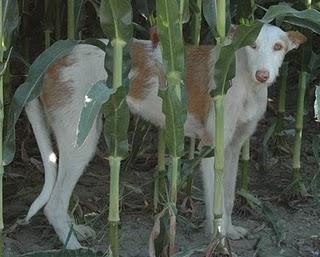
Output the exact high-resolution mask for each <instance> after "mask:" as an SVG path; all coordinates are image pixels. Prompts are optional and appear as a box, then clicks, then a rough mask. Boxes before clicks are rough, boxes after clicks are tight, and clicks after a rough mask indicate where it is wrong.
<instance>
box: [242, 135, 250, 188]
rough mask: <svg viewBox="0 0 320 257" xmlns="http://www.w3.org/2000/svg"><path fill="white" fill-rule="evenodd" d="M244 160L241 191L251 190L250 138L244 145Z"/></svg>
mask: <svg viewBox="0 0 320 257" xmlns="http://www.w3.org/2000/svg"><path fill="white" fill-rule="evenodd" d="M241 162H242V181H241V182H242V183H241V191H244V192H248V191H249V166H250V139H248V140H247V141H246V142H245V143H244V144H243V146H242V153H241Z"/></svg>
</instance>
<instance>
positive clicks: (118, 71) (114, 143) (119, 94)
mask: <svg viewBox="0 0 320 257" xmlns="http://www.w3.org/2000/svg"><path fill="white" fill-rule="evenodd" d="M100 22H101V25H102V29H103V31H104V32H105V34H106V35H107V36H108V38H111V46H112V58H113V68H112V73H111V74H109V77H112V88H113V92H114V93H113V94H112V96H111V97H110V99H109V101H107V102H106V103H105V104H104V105H103V107H102V111H103V114H104V116H105V117H106V122H105V126H104V136H105V139H106V142H107V144H108V149H109V152H110V154H109V156H108V160H109V164H110V194H109V216H108V221H109V240H110V245H111V250H112V256H113V257H118V256H119V236H118V234H119V231H118V226H119V221H120V216H119V183H120V166H121V160H123V159H124V158H125V157H126V156H127V151H128V140H127V130H128V127H129V109H128V106H127V104H126V101H125V96H126V90H125V87H124V85H123V76H127V73H128V70H125V69H123V65H124V62H123V57H124V49H125V47H126V46H127V44H130V42H131V39H132V33H133V31H132V9H131V4H130V1H128V0H124V1H121V2H119V1H117V0H108V1H106V0H105V1H102V2H101V7H100ZM125 50H126V53H125V54H127V53H128V51H127V50H128V48H126V49H125ZM106 59H107V58H106ZM106 66H107V65H106ZM110 75H111V76H110Z"/></svg>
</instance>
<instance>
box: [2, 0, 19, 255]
mask: <svg viewBox="0 0 320 257" xmlns="http://www.w3.org/2000/svg"><path fill="white" fill-rule="evenodd" d="M18 19H19V6H18V3H17V1H16V0H11V1H10V0H6V1H0V255H1V256H2V253H3V250H4V245H3V244H4V242H3V228H4V224H3V174H4V165H5V163H4V160H3V159H4V158H3V153H4V151H3V150H4V144H3V128H4V127H3V122H4V110H5V109H4V103H5V102H4V95H3V91H4V88H3V86H4V85H3V82H4V80H3V75H4V73H5V70H6V68H7V64H8V61H9V57H10V53H11V51H9V54H8V57H7V60H6V61H5V60H4V53H5V52H6V51H7V50H8V49H9V48H10V45H11V42H10V41H11V34H12V32H13V30H14V29H15V28H16V27H17V25H18V21H19V20H18Z"/></svg>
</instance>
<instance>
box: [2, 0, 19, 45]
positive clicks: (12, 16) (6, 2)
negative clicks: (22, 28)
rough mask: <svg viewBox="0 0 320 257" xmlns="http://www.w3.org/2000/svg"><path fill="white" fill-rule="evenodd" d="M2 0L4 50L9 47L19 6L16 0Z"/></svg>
mask: <svg viewBox="0 0 320 257" xmlns="http://www.w3.org/2000/svg"><path fill="white" fill-rule="evenodd" d="M0 1H2V8H3V10H2V12H3V16H2V19H3V20H2V26H3V27H2V31H3V35H2V36H3V40H4V47H5V50H6V49H8V48H9V47H10V41H11V35H12V32H13V31H14V29H15V28H16V27H17V26H18V23H19V6H18V1H17V0H0Z"/></svg>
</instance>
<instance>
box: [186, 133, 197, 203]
mask: <svg viewBox="0 0 320 257" xmlns="http://www.w3.org/2000/svg"><path fill="white" fill-rule="evenodd" d="M195 146H196V139H195V138H194V137H191V138H190V148H189V157H188V159H189V160H193V159H194V150H195ZM192 184H193V176H192V174H190V175H188V180H187V196H188V197H189V198H190V199H191V196H192Z"/></svg>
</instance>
